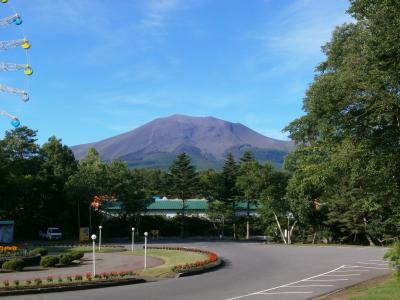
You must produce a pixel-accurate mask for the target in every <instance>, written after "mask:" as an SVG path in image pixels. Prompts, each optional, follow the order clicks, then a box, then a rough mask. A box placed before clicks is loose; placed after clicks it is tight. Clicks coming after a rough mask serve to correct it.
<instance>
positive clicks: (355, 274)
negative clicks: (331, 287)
mask: <svg viewBox="0 0 400 300" xmlns="http://www.w3.org/2000/svg"><path fill="white" fill-rule="evenodd" d="M359 275H361V274H328V275H324V277H325V276H338V277H339V276H359Z"/></svg>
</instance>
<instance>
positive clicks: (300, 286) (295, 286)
mask: <svg viewBox="0 0 400 300" xmlns="http://www.w3.org/2000/svg"><path fill="white" fill-rule="evenodd" d="M330 286H334V285H333V284H308V285H288V286H286V287H288V288H305V287H330Z"/></svg>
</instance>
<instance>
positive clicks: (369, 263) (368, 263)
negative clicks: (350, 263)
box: [356, 261, 389, 266]
mask: <svg viewBox="0 0 400 300" xmlns="http://www.w3.org/2000/svg"><path fill="white" fill-rule="evenodd" d="M356 264H362V265H376V266H388V265H389V264H388V263H384V264H378V263H372V262H362V261H357V262H356Z"/></svg>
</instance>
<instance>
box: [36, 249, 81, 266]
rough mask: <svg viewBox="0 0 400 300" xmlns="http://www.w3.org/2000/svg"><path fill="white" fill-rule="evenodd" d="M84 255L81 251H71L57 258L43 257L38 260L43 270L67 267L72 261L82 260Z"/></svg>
mask: <svg viewBox="0 0 400 300" xmlns="http://www.w3.org/2000/svg"><path fill="white" fill-rule="evenodd" d="M83 256H84V253H83V252H81V251H73V252H70V253H63V254H60V255H59V256H43V257H42V259H41V260H40V265H41V266H42V267H44V268H49V267H56V266H68V265H70V264H72V262H73V261H74V260H79V259H82V257H83Z"/></svg>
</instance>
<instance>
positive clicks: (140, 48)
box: [0, 0, 351, 145]
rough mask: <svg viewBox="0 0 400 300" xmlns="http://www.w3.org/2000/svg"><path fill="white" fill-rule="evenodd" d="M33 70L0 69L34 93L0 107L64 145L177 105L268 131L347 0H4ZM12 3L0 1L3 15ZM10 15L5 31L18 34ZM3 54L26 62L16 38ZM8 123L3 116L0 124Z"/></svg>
mask: <svg viewBox="0 0 400 300" xmlns="http://www.w3.org/2000/svg"><path fill="white" fill-rule="evenodd" d="M9 2H10V3H12V5H13V7H14V9H15V10H16V11H18V12H19V13H20V14H21V16H22V17H23V19H24V24H23V25H24V31H25V32H26V33H27V36H28V37H29V40H30V41H31V44H32V49H31V50H30V62H31V64H32V67H33V68H34V71H35V74H34V75H33V76H32V77H31V78H30V79H29V80H26V79H25V78H24V76H23V75H22V74H21V73H16V74H9V73H1V74H0V82H2V83H8V84H12V85H15V86H20V87H26V88H27V89H28V91H29V92H30V94H31V101H30V102H28V103H25V104H24V103H21V102H20V101H18V97H16V96H11V95H5V94H0V109H5V110H7V111H8V112H10V113H14V114H16V115H18V117H19V118H20V120H21V123H22V124H24V125H27V126H29V127H31V128H33V129H38V130H39V142H44V141H45V140H47V138H48V137H50V136H51V135H55V136H57V137H58V138H61V139H62V140H63V142H64V143H66V144H67V145H75V144H81V143H88V142H93V141H97V140H100V139H103V138H107V137H110V136H113V135H116V134H119V133H123V132H126V131H128V130H131V129H134V128H136V127H138V126H140V125H143V124H144V123H146V122H148V121H151V120H153V119H155V118H157V117H163V116H168V115H171V114H175V113H181V114H188V115H194V116H215V117H218V118H221V119H225V120H228V121H231V122H240V123H242V124H244V125H246V126H249V127H250V128H252V129H254V130H257V131H259V132H260V133H263V134H265V135H267V136H270V137H274V138H280V139H284V138H285V135H284V134H283V133H282V132H281V130H282V128H284V127H285V126H286V125H287V124H288V123H289V122H290V121H291V120H293V119H294V118H297V117H299V116H300V115H301V114H302V111H301V106H302V99H303V97H304V92H305V90H306V89H307V87H308V85H309V84H310V83H311V82H312V79H313V76H314V68H315V66H316V65H317V64H318V62H320V61H322V60H323V55H322V53H321V51H320V47H321V45H323V44H324V43H325V42H327V41H328V40H329V39H330V36H331V32H332V30H333V29H334V28H335V26H337V25H340V24H342V23H344V22H350V21H351V19H350V17H349V16H348V15H347V14H346V13H345V12H346V9H347V7H348V1H347V0H117V1H106V0H69V1H66V0H34V1H24V0H9ZM11 10H12V8H9V7H7V6H4V5H3V9H2V10H1V11H0V13H1V14H2V16H5V15H7V14H9V13H11ZM15 27H16V26H9V27H7V28H1V31H2V34H3V37H2V38H3V39H8V38H19V37H20V35H21V33H20V32H19V31H18V30H17V28H15ZM0 55H1V56H2V61H10V60H11V61H13V62H22V63H25V56H24V53H23V51H21V50H20V49H14V50H12V51H11V50H10V51H7V52H3V53H0ZM8 129H11V127H10V126H9V122H8V120H6V119H5V118H1V119H0V136H2V135H3V133H4V132H5V130H8Z"/></svg>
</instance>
